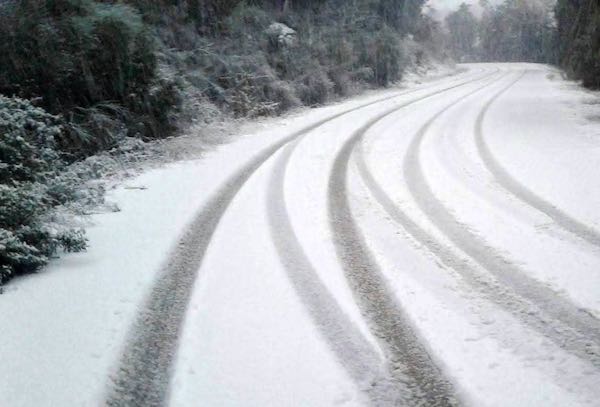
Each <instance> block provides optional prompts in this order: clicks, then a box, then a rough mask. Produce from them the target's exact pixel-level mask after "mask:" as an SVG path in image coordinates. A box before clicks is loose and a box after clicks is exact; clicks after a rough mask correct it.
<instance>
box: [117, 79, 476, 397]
mask: <svg viewBox="0 0 600 407" xmlns="http://www.w3.org/2000/svg"><path fill="white" fill-rule="evenodd" d="M458 80H460V79H458ZM452 82H453V81H451V83H452ZM467 82H468V81H467ZM467 82H464V83H467ZM436 85H439V84H433V85H431V86H436ZM455 86H461V85H460V84H459V85H455ZM451 88H452V87H451ZM426 89H427V87H425V88H419V89H414V90H410V91H406V92H400V93H397V94H395V95H391V96H387V97H384V98H381V99H378V100H375V101H372V102H369V103H365V104H363V105H360V106H357V107H355V108H351V109H348V110H345V111H343V112H340V113H337V114H334V115H332V116H329V117H327V118H325V119H322V120H319V121H317V122H315V123H314V124H312V125H310V126H308V127H305V128H304V129H301V130H299V131H296V132H294V133H292V134H291V135H289V136H287V137H285V138H283V139H282V140H280V141H278V142H276V143H274V144H272V145H271V146H270V147H268V148H266V149H264V150H263V151H262V152H260V153H259V154H257V155H256V156H255V157H254V158H253V159H252V160H251V161H250V162H248V163H247V164H245V165H244V166H243V167H242V168H241V169H240V170H239V171H238V172H237V173H236V174H234V175H233V176H231V177H230V178H229V180H228V181H226V183H225V184H224V185H223V187H221V188H220V189H219V190H218V191H217V192H216V193H215V195H214V196H213V197H212V198H211V199H210V200H209V201H208V202H207V203H206V204H205V206H204V207H203V208H202V210H201V211H200V212H199V213H198V214H197V215H196V217H195V218H194V219H193V220H192V222H191V223H190V225H189V226H188V227H187V228H186V230H185V231H184V233H183V235H182V237H181V239H180V241H179V244H178V246H177V247H176V248H175V249H174V250H173V252H172V253H171V254H170V255H169V259H168V260H167V262H166V263H165V265H164V266H163V268H162V270H161V272H160V273H159V276H158V277H157V281H156V283H155V284H154V286H153V288H152V290H151V292H150V294H149V296H148V298H147V299H146V301H145V304H144V306H143V308H142V309H141V310H140V311H139V313H138V316H137V318H136V321H135V322H134V324H133V326H132V328H131V331H130V334H129V339H128V341H127V343H126V344H125V347H124V350H123V352H122V356H121V358H120V360H119V363H118V366H117V367H116V371H115V372H114V373H113V374H112V375H111V377H110V383H109V387H108V389H107V394H106V402H105V404H106V405H107V406H111V407H117V406H128V407H129V406H140V407H142V406H143V407H147V406H163V405H165V404H166V401H167V400H168V396H169V378H170V376H171V370H172V368H173V360H174V357H175V354H176V350H177V340H178V338H179V334H180V331H181V328H182V323H183V320H184V316H185V311H186V308H187V304H188V302H189V299H190V296H191V293H192V290H193V286H194V282H195V280H196V276H197V273H198V270H199V268H200V266H201V264H202V260H203V258H204V255H205V253H206V250H207V248H208V245H209V243H210V240H211V239H212V235H213V233H214V232H215V230H216V228H217V225H218V224H219V221H220V219H221V217H222V216H223V215H224V213H225V212H226V210H227V208H228V207H229V205H230V203H231V202H232V201H233V199H234V197H235V196H236V195H237V193H238V192H239V190H240V189H241V188H242V186H243V185H244V184H245V183H246V181H247V180H248V179H249V178H250V177H251V176H252V174H254V173H255V172H256V171H257V170H258V169H259V168H260V167H261V166H262V165H263V164H264V163H265V162H266V161H267V160H268V159H269V158H270V157H271V156H273V155H274V154H275V153H276V152H277V151H279V150H280V149H281V148H282V147H283V146H285V145H286V144H288V143H289V142H291V141H293V140H295V139H297V138H299V137H301V136H302V135H305V134H308V133H310V132H311V131H313V130H314V129H316V128H318V127H320V126H322V125H323V124H325V123H327V122H330V121H332V120H335V119H337V118H339V117H341V116H343V115H345V114H347V113H350V112H354V111H357V110H359V109H362V108H365V107H368V106H372V105H375V104H377V103H381V102H384V101H388V100H391V99H394V98H398V97H401V96H404V95H407V94H410V93H414V92H417V91H422V90H426ZM446 89H449V88H446Z"/></svg>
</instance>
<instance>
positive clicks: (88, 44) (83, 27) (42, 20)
mask: <svg viewBox="0 0 600 407" xmlns="http://www.w3.org/2000/svg"><path fill="white" fill-rule="evenodd" d="M0 8H2V11H3V12H2V13H0V55H2V56H3V58H1V59H0V94H4V95H7V96H12V95H15V96H19V97H22V98H27V99H36V100H38V103H39V104H41V106H42V107H44V108H45V109H46V110H48V111H49V112H51V113H53V114H62V115H63V116H64V117H66V118H67V119H68V120H69V121H70V122H71V123H72V124H73V126H72V131H71V135H70V136H71V137H70V138H68V141H69V142H68V143H66V144H62V145H61V146H60V147H61V148H62V149H64V150H69V151H71V152H73V153H77V154H88V153H89V152H93V151H96V150H97V149H99V148H105V147H107V146H111V145H114V142H115V140H116V139H117V138H118V137H120V136H124V134H122V133H123V132H124V131H128V132H129V133H130V134H136V133H137V134H139V136H141V137H156V136H158V135H160V134H161V133H162V132H168V131H169V128H170V127H169V126H170V123H169V118H168V117H167V114H166V112H167V111H168V110H169V109H171V103H172V101H173V99H174V97H173V94H172V92H171V93H170V92H169V84H165V83H161V82H160V81H157V79H156V65H157V61H156V56H155V42H154V39H153V38H152V36H151V35H150V33H149V31H148V28H147V27H146V25H144V24H143V23H142V20H141V18H140V16H139V14H138V13H137V12H135V11H134V10H133V9H132V8H130V7H128V6H125V5H122V4H104V3H98V2H94V1H91V0H29V1H19V2H14V3H5V4H3V5H0ZM157 89H158V90H157ZM108 106H117V107H118V108H116V109H114V108H107V107H108Z"/></svg>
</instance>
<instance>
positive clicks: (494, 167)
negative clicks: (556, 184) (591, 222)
mask: <svg viewBox="0 0 600 407" xmlns="http://www.w3.org/2000/svg"><path fill="white" fill-rule="evenodd" d="M524 75H525V74H524ZM519 79H520V78H519ZM509 89H510V87H508V88H505V89H502V90H501V91H500V92H498V93H497V94H496V95H494V97H493V98H491V99H490V100H489V101H488V102H487V103H486V104H485V105H484V107H483V109H482V110H481V112H480V113H479V115H478V116H477V121H476V123H475V144H476V145H477V151H478V152H479V156H480V157H481V160H482V161H483V163H484V165H485V166H486V168H487V169H488V171H489V172H490V173H491V174H492V175H493V176H494V178H495V180H496V181H497V182H498V184H499V185H500V186H502V187H503V188H504V189H505V190H506V191H508V192H510V193H511V194H512V195H514V196H515V197H516V198H518V199H519V200H520V201H522V202H523V203H525V204H527V205H529V206H531V207H532V208H534V209H537V210H538V211H540V212H542V213H544V214H545V215H546V216H548V217H549V218H550V219H552V220H553V221H554V222H555V223H556V224H557V225H559V226H560V227H562V228H563V229H564V230H566V231H568V232H571V233H572V234H574V235H575V236H577V237H579V238H580V239H583V240H585V241H587V242H588V243H590V244H592V245H594V246H597V247H599V248H600V232H598V231H597V230H595V229H594V228H591V227H589V226H587V225H585V224H584V223H582V222H580V221H578V220H577V219H575V218H573V217H572V216H570V215H569V214H567V213H565V212H564V211H562V210H561V209H559V208H557V207H556V206H555V205H553V204H552V203H550V202H548V201H546V200H545V199H544V198H542V197H540V196H539V195H537V194H536V193H535V192H533V191H532V190H530V189H529V188H527V187H526V186H525V185H523V184H521V183H520V182H519V181H518V180H517V179H516V178H514V177H513V176H512V175H510V173H509V172H508V171H506V169H504V167H503V166H502V164H500V162H499V161H498V159H496V157H495V156H494V154H493V153H492V151H491V149H490V147H489V145H488V143H487V142H486V141H485V137H484V131H483V122H484V120H485V117H486V115H487V113H488V112H489V110H490V108H491V107H492V105H493V104H494V103H495V102H496V101H497V100H498V99H499V98H500V97H501V96H502V95H503V94H504V93H505V92H507V91H508V90H509Z"/></svg>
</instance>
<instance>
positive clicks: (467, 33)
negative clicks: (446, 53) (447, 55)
mask: <svg viewBox="0 0 600 407" xmlns="http://www.w3.org/2000/svg"><path fill="white" fill-rule="evenodd" d="M446 26H447V28H448V31H449V33H450V47H451V49H452V53H453V55H454V57H455V58H457V59H458V60H473V59H475V58H474V56H475V45H476V41H477V30H478V23H477V19H476V18H475V16H474V15H473V13H471V10H470V8H469V6H468V5H467V4H465V3H462V4H461V5H460V7H459V8H458V10H456V11H454V12H453V13H451V14H449V15H448V16H447V17H446Z"/></svg>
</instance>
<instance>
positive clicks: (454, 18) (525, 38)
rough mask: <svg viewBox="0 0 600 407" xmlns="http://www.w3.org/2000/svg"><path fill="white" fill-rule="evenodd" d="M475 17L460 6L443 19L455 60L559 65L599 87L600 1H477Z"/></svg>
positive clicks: (466, 8) (468, 9)
mask: <svg viewBox="0 0 600 407" xmlns="http://www.w3.org/2000/svg"><path fill="white" fill-rule="evenodd" d="M480 6H481V8H482V15H481V16H480V17H479V18H476V17H475V15H474V14H473V12H472V11H471V8H470V6H468V5H467V4H465V3H463V4H461V5H460V7H459V8H458V9H457V10H456V11H454V12H452V13H451V14H449V15H448V16H447V17H446V20H445V23H446V29H447V34H448V37H447V42H448V48H449V49H450V52H451V53H452V55H453V57H454V58H455V59H457V60H459V61H504V62H512V61H522V62H541V63H551V64H557V65H560V66H561V67H562V68H564V69H565V70H566V71H567V73H569V74H570V75H571V76H572V77H573V78H575V79H581V80H582V81H583V84H584V85H585V86H587V87H591V88H600V1H598V0H557V1H544V0H506V1H504V2H503V3H501V4H499V5H496V6H494V5H492V4H491V3H490V2H489V1H488V0H481V1H480Z"/></svg>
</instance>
